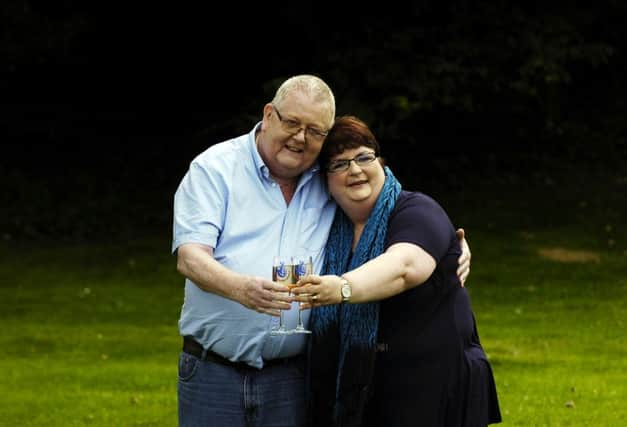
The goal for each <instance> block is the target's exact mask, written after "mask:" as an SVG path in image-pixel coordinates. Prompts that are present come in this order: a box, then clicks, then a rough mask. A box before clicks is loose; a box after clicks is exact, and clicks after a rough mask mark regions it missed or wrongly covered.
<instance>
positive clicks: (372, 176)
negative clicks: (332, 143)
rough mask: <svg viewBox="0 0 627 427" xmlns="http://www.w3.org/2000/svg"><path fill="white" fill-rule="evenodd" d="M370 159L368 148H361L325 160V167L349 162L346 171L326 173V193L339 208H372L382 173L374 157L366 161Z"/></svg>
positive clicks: (382, 181)
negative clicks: (326, 163)
mask: <svg viewBox="0 0 627 427" xmlns="http://www.w3.org/2000/svg"><path fill="white" fill-rule="evenodd" d="M368 154H371V156H368ZM373 156H374V150H373V149H372V148H370V147H366V146H361V147H358V148H352V149H348V150H345V151H343V152H342V153H340V154H338V155H336V156H333V157H331V159H330V160H329V165H332V164H334V163H335V164H336V165H337V163H336V162H338V161H340V163H342V162H343V163H346V161H347V160H349V162H348V168H347V169H346V170H343V171H342V170H340V171H337V172H327V183H328V185H329V191H330V192H331V195H332V196H333V198H334V199H335V201H336V202H337V203H338V204H339V205H340V206H341V207H342V208H343V209H344V208H347V207H355V206H360V205H363V206H365V207H369V208H372V207H373V206H374V204H375V203H376V201H377V197H379V193H380V192H381V189H382V188H383V183H384V182H385V172H384V171H383V166H382V165H381V163H380V162H379V159H378V158H375V159H374V160H373V161H369V160H371V159H372V157H373Z"/></svg>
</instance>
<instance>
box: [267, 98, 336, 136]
mask: <svg viewBox="0 0 627 427" xmlns="http://www.w3.org/2000/svg"><path fill="white" fill-rule="evenodd" d="M272 108H274V111H275V112H276V116H277V118H278V119H279V122H281V128H282V129H283V130H284V131H285V132H287V133H289V134H290V135H296V134H297V133H298V132H300V131H301V130H302V129H305V137H308V138H311V139H312V140H314V141H322V140H323V139H324V138H325V137H326V136H327V135H328V134H329V132H324V131H321V130H320V129H316V128H314V127H309V126H303V125H302V124H301V123H300V122H299V121H298V120H294V119H289V118H285V119H284V118H283V116H281V113H279V110H277V108H276V107H275V106H274V104H272Z"/></svg>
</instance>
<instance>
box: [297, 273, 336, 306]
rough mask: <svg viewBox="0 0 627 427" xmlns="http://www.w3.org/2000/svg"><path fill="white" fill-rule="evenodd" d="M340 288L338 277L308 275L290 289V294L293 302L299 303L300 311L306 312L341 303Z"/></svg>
mask: <svg viewBox="0 0 627 427" xmlns="http://www.w3.org/2000/svg"><path fill="white" fill-rule="evenodd" d="M341 287H342V278H340V277H339V276H336V275H326V276H318V275H316V274H310V275H308V276H305V277H303V278H302V279H300V280H299V281H298V282H297V283H296V286H295V287H293V288H292V294H293V295H294V301H298V302H300V309H301V310H306V309H309V308H313V307H320V306H323V305H330V304H339V303H341V302H342V294H341V292H340V288H341Z"/></svg>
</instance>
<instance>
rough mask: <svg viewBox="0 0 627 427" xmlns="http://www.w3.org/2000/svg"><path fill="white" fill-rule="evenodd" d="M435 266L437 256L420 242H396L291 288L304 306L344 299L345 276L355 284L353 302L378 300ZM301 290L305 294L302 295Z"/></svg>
mask: <svg viewBox="0 0 627 427" xmlns="http://www.w3.org/2000/svg"><path fill="white" fill-rule="evenodd" d="M435 267H436V261H435V259H434V258H433V257H432V256H431V255H429V254H428V253H427V252H426V251H425V250H424V249H422V248H421V247H420V246H417V245H414V244H412V243H396V244H394V245H392V246H390V247H389V248H388V249H387V250H386V251H385V252H384V253H382V254H381V255H379V256H378V257H376V258H374V259H371V260H370V261H368V262H366V263H365V264H362V265H361V266H359V267H358V268H356V269H354V270H351V271H349V272H347V273H344V274H343V275H342V276H341V277H340V276H336V275H326V276H317V275H310V276H307V277H304V278H303V279H302V280H301V281H299V284H300V285H302V286H298V287H296V288H293V289H292V293H293V294H294V295H296V296H297V298H296V301H300V302H301V303H303V305H302V306H301V308H302V309H306V308H311V307H312V306H321V305H329V304H338V303H340V302H342V296H341V293H340V288H341V286H342V283H343V280H342V278H344V279H345V280H347V281H348V282H349V283H350V285H351V288H352V295H351V298H350V301H349V302H350V303H363V302H370V301H378V300H382V299H385V298H389V297H391V296H394V295H397V294H400V293H401V292H404V291H406V290H408V289H411V288H413V287H414V286H417V285H420V284H422V283H424V282H425V281H426V280H427V279H428V278H429V277H430V276H431V274H432V273H433V271H434V270H435ZM300 294H303V295H302V296H301V295H300Z"/></svg>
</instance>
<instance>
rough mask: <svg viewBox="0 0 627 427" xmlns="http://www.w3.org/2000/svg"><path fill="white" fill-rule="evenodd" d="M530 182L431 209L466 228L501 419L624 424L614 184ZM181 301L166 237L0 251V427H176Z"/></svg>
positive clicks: (623, 296)
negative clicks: (599, 188)
mask: <svg viewBox="0 0 627 427" xmlns="http://www.w3.org/2000/svg"><path fill="white" fill-rule="evenodd" d="M541 182H549V181H546V180H537V182H535V183H534V182H530V183H525V185H524V186H520V187H518V188H517V189H516V191H515V192H510V193H508V192H507V190H508V189H511V187H512V183H511V182H504V183H501V185H499V184H498V183H497V184H491V187H485V188H481V187H480V186H477V187H476V192H473V195H470V194H468V195H464V194H455V195H453V196H454V197H452V198H451V202H450V203H449V202H446V201H444V202H443V204H444V206H445V207H446V208H447V210H448V211H449V213H451V217H452V218H455V219H457V221H456V222H457V223H458V224H460V225H463V226H464V227H465V228H466V230H467V232H468V238H469V242H470V246H471V249H472V253H473V264H472V271H471V275H470V278H469V281H468V284H467V286H468V289H469V292H470V294H471V298H472V304H473V308H474V311H475V313H476V317H477V323H478V328H479V332H480V336H481V340H482V344H483V346H484V348H485V350H486V352H487V353H488V355H489V358H490V361H491V363H492V367H493V370H494V375H495V378H496V382H497V389H498V394H499V398H500V403H501V411H502V414H503V419H504V422H503V424H502V425H504V426H551V427H552V426H619V425H627V405H625V400H626V397H627V340H626V334H625V332H626V326H625V322H626V321H627V317H626V316H625V313H627V243H625V242H627V232H626V231H625V230H624V229H623V228H622V227H621V226H620V223H621V221H622V220H624V218H625V216H624V215H623V213H624V212H625V211H626V210H625V208H624V207H625V206H627V203H626V202H625V198H626V197H627V196H625V194H627V192H626V191H623V190H625V188H623V187H625V185H624V182H625V181H620V182H619V185H618V186H620V187H621V188H620V189H619V190H620V191H608V192H607V193H606V194H605V195H606V196H607V197H608V198H603V197H602V196H601V193H597V192H594V191H588V192H586V193H585V194H583V193H581V192H580V191H579V188H580V187H579V186H578V184H580V183H574V186H571V187H570V188H571V190H570V192H569V193H565V192H558V193H555V189H556V188H562V185H561V184H562V183H560V182H559V181H557V180H556V179H553V180H552V181H550V187H551V188H545V189H543V187H542V185H541V184H539V183H541ZM617 182H618V181H617ZM601 184H603V185H604V184H606V183H601ZM543 191H544V192H545V193H543ZM478 194H484V195H489V196H485V197H480V196H478ZM508 194H509V195H508ZM556 194H557V195H556ZM435 196H436V198H438V199H443V198H441V197H438V196H437V194H435ZM560 213H561V214H560ZM551 248H561V249H562V252H558V255H556V256H557V259H550V258H548V257H547V255H546V254H547V252H546V251H544V252H543V250H546V249H551ZM576 251H587V252H586V253H585V254H587V256H588V259H589V261H585V257H584V260H583V261H576V260H575V261H572V262H571V261H568V259H567V257H566V255H568V254H571V255H572V254H574V255H578V254H579V255H580V254H581V253H579V252H576ZM182 297H183V282H182V279H181V278H180V277H179V276H178V274H177V273H176V272H175V269H174V258H173V257H172V256H170V255H169V241H168V237H167V236H164V237H163V238H158V239H155V240H141V241H138V242H135V243H131V244H123V245H120V244H117V245H115V244H100V245H97V244H92V245H86V244H82V245H79V244H58V245H42V244H38V245H27V244H20V243H16V242H11V241H5V242H4V243H2V244H0V319H1V322H2V333H1V334H0V372H1V375H0V396H1V397H0V425H2V426H11V427H13V426H18V425H19V426H44V425H45V426H111V425H120V426H175V425H176V365H177V359H178V353H179V349H180V345H181V342H180V339H179V336H178V331H177V325H176V323H177V320H178V314H179V310H180V306H181V303H182Z"/></svg>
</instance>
